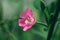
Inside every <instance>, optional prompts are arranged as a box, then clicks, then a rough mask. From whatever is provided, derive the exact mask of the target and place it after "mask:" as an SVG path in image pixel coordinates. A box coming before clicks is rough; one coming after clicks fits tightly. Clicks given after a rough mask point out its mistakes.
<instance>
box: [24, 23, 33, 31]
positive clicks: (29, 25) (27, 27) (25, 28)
mask: <svg viewBox="0 0 60 40" xmlns="http://www.w3.org/2000/svg"><path fill="white" fill-rule="evenodd" d="M31 27H32V25H31V24H28V25H26V26H25V27H24V28H23V31H27V30H28V29H30V28H31Z"/></svg>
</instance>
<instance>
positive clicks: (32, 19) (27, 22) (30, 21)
mask: <svg viewBox="0 0 60 40" xmlns="http://www.w3.org/2000/svg"><path fill="white" fill-rule="evenodd" d="M33 22H34V18H30V19H27V20H26V21H25V23H26V24H32V23H33Z"/></svg>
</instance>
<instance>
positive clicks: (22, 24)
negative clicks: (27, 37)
mask: <svg viewBox="0 0 60 40" xmlns="http://www.w3.org/2000/svg"><path fill="white" fill-rule="evenodd" d="M18 23H19V26H21V27H24V26H25V25H26V24H25V20H23V19H19V20H18Z"/></svg>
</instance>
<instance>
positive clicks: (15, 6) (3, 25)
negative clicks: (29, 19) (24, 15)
mask: <svg viewBox="0 0 60 40" xmlns="http://www.w3.org/2000/svg"><path fill="white" fill-rule="evenodd" d="M56 1H57V0H0V40H47V38H48V32H49V28H50V27H49V19H50V18H51V16H53V15H54V13H55V11H56V8H55V6H56ZM26 8H31V9H32V10H33V13H34V16H35V18H36V20H37V21H38V22H41V23H44V24H47V25H48V27H46V26H44V25H41V24H37V23H36V24H35V25H34V26H33V27H32V28H31V29H30V30H28V31H26V32H24V31H23V30H22V28H21V27H19V26H18V19H19V15H20V13H21V12H23V11H25V9H26ZM59 13H60V12H59ZM54 20H55V19H54ZM51 21H52V20H51ZM52 27H53V26H52ZM51 40H60V14H59V15H58V18H57V21H56V24H55V27H54V30H53V35H52V37H51Z"/></svg>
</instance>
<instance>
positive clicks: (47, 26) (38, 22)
mask: <svg viewBox="0 0 60 40" xmlns="http://www.w3.org/2000/svg"><path fill="white" fill-rule="evenodd" d="M36 23H37V24H40V25H43V26H46V27H48V25H47V24H45V23H42V22H36Z"/></svg>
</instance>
